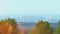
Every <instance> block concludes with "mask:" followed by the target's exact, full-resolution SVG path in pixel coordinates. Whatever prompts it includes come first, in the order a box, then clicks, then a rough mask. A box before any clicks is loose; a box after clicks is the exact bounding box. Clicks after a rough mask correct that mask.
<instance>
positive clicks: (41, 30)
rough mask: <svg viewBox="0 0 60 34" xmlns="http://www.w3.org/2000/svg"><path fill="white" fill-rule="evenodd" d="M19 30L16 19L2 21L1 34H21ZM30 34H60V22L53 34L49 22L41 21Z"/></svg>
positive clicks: (0, 23) (0, 24)
mask: <svg viewBox="0 0 60 34" xmlns="http://www.w3.org/2000/svg"><path fill="white" fill-rule="evenodd" d="M18 30H19V29H18V24H17V22H16V21H15V19H13V18H8V19H5V20H0V34H20V33H19V32H18ZM22 33H23V32H22ZM29 34H60V20H59V21H58V27H57V28H56V31H55V32H53V28H52V27H51V26H50V24H49V22H48V21H42V20H41V21H38V23H37V24H36V26H35V27H34V28H33V29H32V31H31V32H30V33H29Z"/></svg>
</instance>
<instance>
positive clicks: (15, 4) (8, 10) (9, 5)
mask: <svg viewBox="0 0 60 34" xmlns="http://www.w3.org/2000/svg"><path fill="white" fill-rule="evenodd" d="M17 15H18V16H40V15H42V16H45V15H46V16H54V15H55V16H57V15H60V0H0V16H17Z"/></svg>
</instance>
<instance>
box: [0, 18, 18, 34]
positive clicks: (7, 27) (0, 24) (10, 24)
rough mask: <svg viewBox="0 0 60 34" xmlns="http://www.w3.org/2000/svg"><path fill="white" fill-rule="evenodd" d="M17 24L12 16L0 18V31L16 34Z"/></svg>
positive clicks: (5, 33)
mask: <svg viewBox="0 0 60 34" xmlns="http://www.w3.org/2000/svg"><path fill="white" fill-rule="evenodd" d="M17 26H18V24H17V22H16V21H15V19H13V18H8V19H6V20H0V33H1V34H18V28H17Z"/></svg>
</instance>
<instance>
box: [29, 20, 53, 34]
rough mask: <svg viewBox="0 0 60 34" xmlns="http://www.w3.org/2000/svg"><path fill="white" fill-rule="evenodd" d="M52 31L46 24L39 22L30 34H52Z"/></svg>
mask: <svg viewBox="0 0 60 34" xmlns="http://www.w3.org/2000/svg"><path fill="white" fill-rule="evenodd" d="M52 33H53V30H52V28H51V27H50V25H49V23H48V22H43V21H42V20H41V21H39V22H38V23H37V24H36V26H35V27H34V28H33V30H32V31H31V33H30V34H52Z"/></svg>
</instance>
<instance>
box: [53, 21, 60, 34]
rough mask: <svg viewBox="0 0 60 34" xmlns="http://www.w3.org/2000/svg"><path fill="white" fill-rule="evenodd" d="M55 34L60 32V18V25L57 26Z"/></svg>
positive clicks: (59, 23) (59, 22)
mask: <svg viewBox="0 0 60 34" xmlns="http://www.w3.org/2000/svg"><path fill="white" fill-rule="evenodd" d="M53 34H60V20H59V21H58V27H57V28H56V31H55V32H54V33H53Z"/></svg>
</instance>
